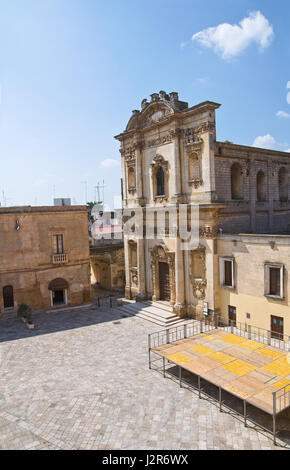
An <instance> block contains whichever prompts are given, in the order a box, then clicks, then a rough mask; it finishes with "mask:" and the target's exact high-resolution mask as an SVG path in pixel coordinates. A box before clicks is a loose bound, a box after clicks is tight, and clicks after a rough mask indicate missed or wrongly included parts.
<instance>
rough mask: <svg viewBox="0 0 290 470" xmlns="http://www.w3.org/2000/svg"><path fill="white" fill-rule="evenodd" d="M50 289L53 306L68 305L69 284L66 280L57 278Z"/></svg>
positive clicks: (50, 285)
mask: <svg viewBox="0 0 290 470" xmlns="http://www.w3.org/2000/svg"><path fill="white" fill-rule="evenodd" d="M48 289H49V290H50V292H51V305H52V306H57V305H65V304H67V290H68V283H67V281H66V280H65V279H62V278H60V277H59V278H57V279H54V280H53V281H51V282H50V284H49V286H48Z"/></svg>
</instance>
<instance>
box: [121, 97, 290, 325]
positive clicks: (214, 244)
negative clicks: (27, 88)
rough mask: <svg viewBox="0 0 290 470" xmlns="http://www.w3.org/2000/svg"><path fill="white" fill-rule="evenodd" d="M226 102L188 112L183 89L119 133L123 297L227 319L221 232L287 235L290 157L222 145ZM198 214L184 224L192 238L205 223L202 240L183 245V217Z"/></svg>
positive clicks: (136, 114)
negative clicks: (219, 131)
mask: <svg viewBox="0 0 290 470" xmlns="http://www.w3.org/2000/svg"><path fill="white" fill-rule="evenodd" d="M219 106H220V105H219V104H217V103H214V102H210V101H206V102H203V103H200V104H198V105H196V106H193V107H190V108H189V107H188V104H187V103H185V102H182V101H180V100H179V98H178V94H177V93H170V94H169V95H167V94H166V93H165V92H163V91H162V92H160V93H159V94H158V93H154V94H153V95H151V102H150V103H148V102H147V100H143V101H142V104H141V111H137V110H134V111H133V114H132V117H131V119H130V120H129V122H128V125H127V127H126V130H125V131H124V132H123V133H122V134H120V135H118V136H116V139H118V140H119V141H120V144H121V148H120V152H121V156H122V173H123V195H124V199H123V209H124V215H125V220H126V221H127V220H128V221H129V222H127V228H125V230H124V251H125V269H126V296H127V297H128V298H136V299H137V300H138V299H144V298H149V299H153V300H167V301H168V302H170V304H171V305H172V307H173V309H174V311H175V312H176V313H177V314H179V315H180V316H186V315H189V316H191V315H198V316H203V314H204V313H203V312H204V310H205V309H206V310H207V312H208V313H209V314H210V313H219V314H223V312H222V310H223V308H224V305H223V303H222V302H221V295H220V289H221V285H220V283H219V263H220V256H222V255H223V253H222V246H221V245H219V242H218V240H219V239H220V237H222V236H223V235H222V234H226V233H261V232H263V233H271V232H275V233H277V232H284V231H287V230H289V223H290V202H289V200H290V193H289V185H288V172H289V164H290V155H289V154H288V153H284V152H275V151H271V150H264V149H258V148H252V147H245V146H241V145H234V144H231V143H228V142H225V143H221V142H218V141H217V140H216V121H215V112H216V109H218V108H219ZM197 207H198V209H196V208H197ZM194 210H198V212H195V213H194V214H195V215H194V218H193V220H192V221H191V223H190V224H189V225H190V227H189V225H188V219H187V222H186V223H185V224H184V226H185V227H188V231H189V232H190V231H192V229H193V227H195V226H196V225H197V221H198V222H199V225H198V234H197V235H196V236H197V242H196V243H195V244H193V245H188V244H187V246H186V248H184V244H183V241H184V236H183V235H182V233H181V228H180V220H181V221H182V220H183V219H184V218H186V216H185V214H188V215H189V214H192V212H194ZM174 211H176V214H177V221H178V227H177V230H176V231H175V232H174V230H173V232H171V229H172V227H171V228H170V227H168V226H167V225H166V220H167V219H166V217H168V218H169V219H170V217H171V215H172V213H173V212H174ZM160 214H161V215H162V214H165V215H164V217H165V225H164V228H163V232H162V231H161V232H160V231H159V229H158V223H157V220H158V217H159V216H160ZM128 224H129V225H128ZM130 225H131V227H130ZM128 227H129V228H128ZM149 232H150V233H149ZM272 255H273V253H272ZM285 292H286V290H285Z"/></svg>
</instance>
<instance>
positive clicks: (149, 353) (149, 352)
mask: <svg viewBox="0 0 290 470" xmlns="http://www.w3.org/2000/svg"><path fill="white" fill-rule="evenodd" d="M148 355H149V369H151V349H150V348H149V350H148Z"/></svg>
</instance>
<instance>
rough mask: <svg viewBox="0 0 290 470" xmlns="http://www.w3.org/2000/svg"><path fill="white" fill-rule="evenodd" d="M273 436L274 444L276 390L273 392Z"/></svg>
mask: <svg viewBox="0 0 290 470" xmlns="http://www.w3.org/2000/svg"><path fill="white" fill-rule="evenodd" d="M273 437H274V446H275V445H276V392H274V393H273Z"/></svg>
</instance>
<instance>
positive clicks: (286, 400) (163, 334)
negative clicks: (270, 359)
mask: <svg viewBox="0 0 290 470" xmlns="http://www.w3.org/2000/svg"><path fill="white" fill-rule="evenodd" d="M217 328H220V329H222V330H224V331H227V332H228V333H232V334H235V335H237V336H241V337H243V338H245V339H250V340H253V341H257V342H259V343H263V344H267V345H269V346H274V347H276V348H278V349H282V350H285V351H289V350H290V337H289V336H288V335H282V334H281V335H279V334H278V333H276V332H271V331H269V330H265V329H263V328H259V327H256V326H253V325H247V324H246V323H241V322H236V321H233V320H226V319H224V318H222V317H220V316H217V315H215V316H213V317H212V318H210V317H206V318H205V319H204V320H203V321H200V320H196V319H194V320H191V321H188V322H184V324H183V325H178V326H176V327H170V328H167V329H165V330H161V331H156V332H154V333H151V334H149V335H148V352H149V368H150V369H151V366H152V364H153V363H154V362H158V361H159V360H160V359H161V358H160V357H159V359H157V360H152V359H151V351H152V349H154V348H158V347H159V346H163V345H165V344H170V343H175V342H177V341H181V340H184V339H187V338H191V337H193V336H196V335H198V334H201V333H206V332H208V331H211V330H214V329H217ZM273 336H276V338H275V337H274V338H273ZM157 355H158V352H157ZM162 361H163V367H162V370H163V375H164V377H165V362H167V363H168V364H170V363H171V364H175V365H176V366H177V367H178V368H179V382H180V386H181V384H182V382H186V381H185V380H184V379H183V378H182V367H181V366H180V365H178V364H176V363H175V362H174V361H172V360H168V359H165V357H162ZM289 369H290V365H289ZM197 377H198V386H197V387H194V386H193V388H195V389H197V390H198V392H199V397H201V393H203V394H205V395H207V394H206V393H205V390H204V389H202V388H201V386H200V380H201V377H200V376H197ZM206 381H207V382H210V381H209V380H207V379H206ZM188 385H189V384H188ZM191 386H192V385H191ZM218 388H219V399H218V401H219V405H220V410H222V401H221V396H222V388H221V387H220V386H219V387H218ZM272 395H273V413H272V419H273V425H272V429H271V430H269V429H267V428H265V427H264V426H262V425H261V423H257V422H255V420H253V419H251V418H250V416H248V414H247V401H246V400H243V399H242V398H241V399H242V400H243V408H244V413H243V414H244V422H245V426H246V425H247V421H251V422H252V423H253V424H255V425H258V426H259V427H260V428H262V429H264V430H266V431H268V432H269V431H270V432H271V434H272V435H273V440H274V444H276V436H277V424H276V418H277V415H278V414H279V413H280V412H281V411H283V410H285V409H286V408H288V407H289V406H290V385H289V384H287V385H285V386H284V387H281V388H280V389H278V390H277V391H275V392H273V394H272ZM211 398H212V397H211ZM214 401H216V400H214ZM224 406H225V404H224ZM228 408H229V407H228ZM229 409H230V408H229Z"/></svg>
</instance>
